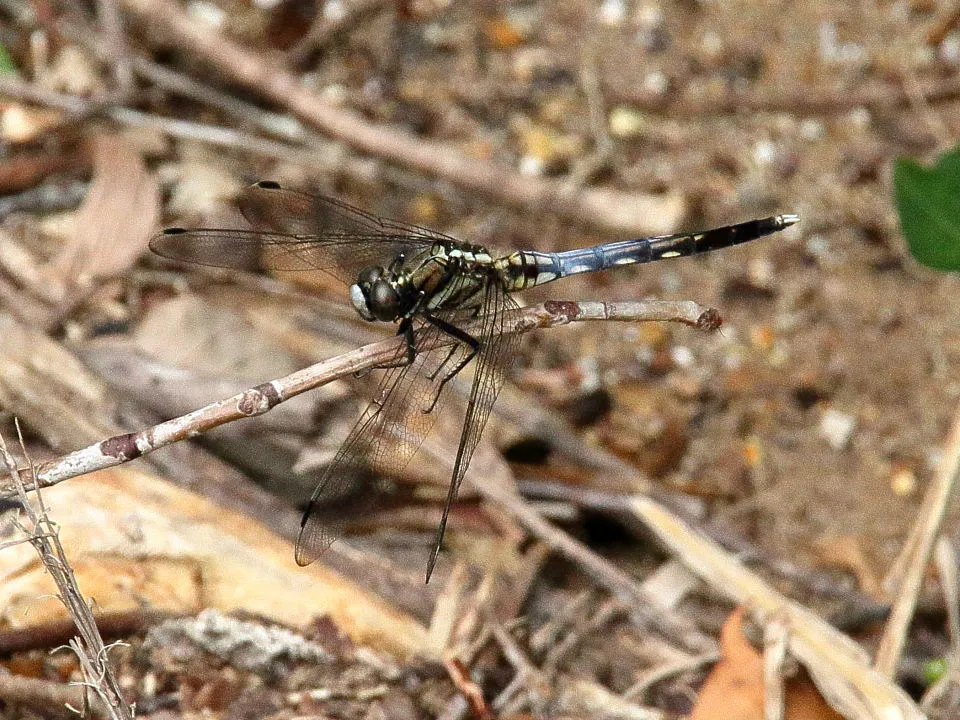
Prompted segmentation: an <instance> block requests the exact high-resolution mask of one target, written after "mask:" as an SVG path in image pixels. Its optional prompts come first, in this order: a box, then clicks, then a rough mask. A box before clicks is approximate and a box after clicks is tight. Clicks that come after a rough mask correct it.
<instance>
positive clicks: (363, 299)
mask: <svg viewBox="0 0 960 720" xmlns="http://www.w3.org/2000/svg"><path fill="white" fill-rule="evenodd" d="M384 275H385V273H384V270H383V268H380V267H369V268H367V269H366V270H363V271H361V273H360V276H359V277H358V278H357V282H356V284H355V285H352V286H351V287H350V300H351V301H352V302H353V307H354V308H356V310H357V312H358V313H360V317H362V318H363V319H364V320H382V321H383V322H391V321H393V320H396V319H397V318H398V317H400V294H399V293H398V292H397V288H396V287H395V286H394V284H393V283H392V282H390V280H389V279H388V278H387V277H384Z"/></svg>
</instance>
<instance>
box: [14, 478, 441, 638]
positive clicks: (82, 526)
mask: <svg viewBox="0 0 960 720" xmlns="http://www.w3.org/2000/svg"><path fill="white" fill-rule="evenodd" d="M44 500H45V502H46V505H47V507H48V509H49V511H50V514H51V517H52V519H54V520H55V521H56V522H57V523H58V525H59V526H60V538H61V540H62V542H63V544H64V547H65V548H66V552H67V556H68V558H69V559H70V562H71V563H72V564H73V566H74V569H75V570H76V573H77V580H78V582H79V584H80V587H81V589H82V590H83V591H84V593H85V594H86V595H87V597H88V598H90V599H92V600H93V602H95V604H96V607H97V610H98V611H99V612H103V613H108V612H120V611H124V610H134V609H138V608H142V607H143V606H144V605H147V606H149V607H151V608H155V609H159V610H169V611H172V612H178V613H194V612H197V611H199V610H201V609H204V608H216V609H219V610H221V611H224V612H231V611H237V610H244V611H247V612H250V613H254V614H259V615H264V616H266V617H270V618H273V619H275V620H277V621H279V622H282V623H285V624H288V625H293V626H300V625H303V624H305V623H307V622H309V621H310V620H311V619H312V618H315V617H317V616H321V615H328V616H329V617H330V618H331V619H332V620H333V622H334V623H335V624H336V625H337V626H338V627H339V628H340V629H341V630H342V631H343V632H344V633H345V634H347V635H348V636H349V637H350V638H351V639H352V640H353V641H354V642H356V643H358V644H362V645H368V646H371V647H374V648H376V649H379V650H385V651H387V652H391V653H394V654H396V655H400V656H407V655H411V654H413V653H417V652H420V651H422V650H424V649H425V648H426V647H427V645H426V641H427V631H426V628H424V627H423V625H421V624H420V623H418V622H417V621H415V620H414V619H412V618H411V617H410V616H408V615H406V614H404V613H402V612H400V611H398V610H396V609H395V608H393V607H392V606H391V605H389V604H388V603H387V602H386V601H384V600H383V599H381V598H379V597H377V596H373V595H371V594H369V593H367V592H366V591H364V590H363V589H362V588H360V587H358V586H356V585H354V584H353V583H351V582H349V581H347V580H345V579H344V578H342V577H340V576H339V575H337V574H336V573H334V572H332V571H330V570H328V569H327V568H325V567H324V566H323V564H322V563H321V562H316V563H314V564H312V565H310V566H309V567H306V568H301V567H298V566H297V565H296V564H295V563H294V560H293V548H292V547H291V546H290V544H289V543H288V542H287V541H285V540H283V539H281V538H279V537H277V536H276V535H274V534H273V533H271V532H270V531H269V530H267V529H266V528H265V527H264V526H262V525H261V524H260V523H258V522H257V521H256V520H254V519H252V518H250V517H246V516H244V515H241V514H239V513H235V512H233V511H230V510H226V509H224V508H222V507H219V506H217V505H215V504H213V503H212V502H210V501H209V500H206V499H204V498H202V497H199V496H197V495H195V494H193V493H190V492H188V491H186V490H183V489H180V488H178V487H176V486H174V485H172V484H171V483H168V482H166V481H164V480H162V479H160V478H158V477H156V476H154V475H150V474H148V473H144V472H138V471H136V470H132V469H130V468H129V467H123V468H117V469H114V470H108V471H102V472H98V473H93V474H91V475H88V476H85V477H82V478H76V479H74V480H72V481H70V482H69V483H62V484H60V485H58V486H56V487H53V488H49V489H47V490H45V491H44ZM53 592H55V588H54V587H53V584H52V582H51V581H50V578H49V575H48V574H47V573H46V572H45V570H44V568H43V566H42V565H41V563H40V561H39V559H38V557H37V555H36V553H35V552H34V550H33V548H32V547H30V546H29V545H28V544H25V543H24V544H21V545H17V546H14V547H9V548H7V549H6V550H5V551H4V552H3V553H0V613H2V617H3V618H4V621H5V622H6V623H7V624H9V625H11V626H14V627H30V626H31V625H33V624H37V623H43V622H46V621H50V620H56V619H61V618H63V617H64V615H65V611H64V609H63V606H62V605H61V604H60V603H59V602H58V601H57V600H56V599H54V598H53V597H52V593H53Z"/></svg>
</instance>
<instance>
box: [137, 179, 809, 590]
mask: <svg viewBox="0 0 960 720" xmlns="http://www.w3.org/2000/svg"><path fill="white" fill-rule="evenodd" d="M237 206H238V208H239V210H240V212H241V214H242V215H243V216H244V218H245V219H246V220H247V222H248V223H249V224H250V229H225V228H196V229H184V228H168V229H167V230H164V231H163V232H162V233H161V234H160V235H157V236H156V237H154V238H153V239H152V240H151V242H150V248H151V250H153V252H155V253H156V254H158V255H161V256H163V257H165V258H169V259H172V260H177V261H182V262H190V263H197V264H201V265H210V266H216V267H223V268H234V269H242V270H272V271H280V272H284V271H314V272H315V271H322V272H326V273H329V274H331V275H333V276H334V277H336V278H337V279H339V280H340V281H342V282H343V283H344V284H345V285H347V286H348V287H349V296H350V300H351V302H352V304H353V307H354V308H355V309H356V311H357V313H358V314H359V315H360V317H362V318H363V319H364V320H368V321H371V322H382V323H393V324H395V325H396V328H397V330H396V332H397V334H398V335H400V336H402V337H403V338H404V343H403V344H402V349H401V350H400V351H399V352H398V356H397V357H396V358H395V359H394V360H393V361H391V362H389V363H387V364H386V365H385V366H383V367H382V368H381V370H382V372H383V375H382V378H381V379H380V381H379V383H378V386H377V388H376V390H375V392H374V393H373V399H372V400H371V401H370V402H369V405H367V407H366V410H364V412H363V414H362V415H361V416H360V419H359V420H358V421H357V423H356V425H355V426H354V427H353V429H352V430H351V432H350V433H349V435H348V436H347V438H346V440H345V441H344V442H343V444H342V445H341V447H340V449H339V451H338V452H337V454H336V455H335V457H334V459H333V461H332V462H331V463H330V464H329V465H328V466H327V468H326V469H325V470H324V473H323V475H322V477H321V479H320V481H319V483H318V485H317V488H316V490H315V491H314V493H313V496H312V498H311V499H310V502H309V504H308V506H307V508H306V510H305V512H304V515H303V519H302V522H301V527H300V533H299V537H298V539H297V545H296V553H295V557H296V561H297V563H298V564H300V565H307V564H309V563H311V562H312V561H314V560H315V559H316V558H318V557H319V556H320V555H321V554H322V553H323V552H324V551H325V550H326V549H327V548H328V547H329V546H330V545H331V544H332V543H333V542H334V540H335V539H337V538H338V537H339V536H340V535H341V534H343V532H344V530H345V528H346V523H347V520H348V518H349V516H350V514H351V513H352V512H353V511H354V510H352V509H355V508H356V507H357V505H358V504H363V503H364V502H365V501H368V499H369V496H370V495H371V494H375V493H374V492H373V491H371V489H370V486H369V482H370V480H369V478H370V468H380V469H386V471H388V474H392V475H395V474H397V473H399V472H400V471H402V470H403V469H404V467H405V466H406V465H407V464H408V463H409V461H410V459H411V458H412V457H413V456H414V454H415V453H416V452H417V450H418V449H419V448H420V446H421V445H422V443H423V441H424V439H425V437H426V436H427V434H428V433H429V432H430V430H431V429H432V427H433V425H434V423H435V421H436V418H437V416H438V414H439V413H438V410H439V406H440V403H441V401H442V400H443V399H444V398H445V397H446V396H447V395H448V394H449V393H445V392H444V389H445V386H446V385H447V384H448V383H449V382H450V381H451V380H453V379H454V378H455V377H457V376H458V375H459V374H460V373H461V372H462V371H463V370H464V368H466V367H467V366H468V365H470V364H471V363H473V365H474V370H473V379H472V384H471V386H470V393H469V396H468V398H467V402H466V406H465V408H466V409H465V411H464V413H463V420H462V423H461V425H460V433H459V437H460V439H459V445H458V447H457V451H456V455H455V456H454V462H453V471H452V475H451V478H450V484H449V487H448V491H447V497H446V502H445V504H444V507H443V514H442V516H441V519H440V524H439V527H438V528H437V532H436V536H435V540H434V543H433V546H432V550H431V552H430V556H429V559H428V562H427V572H426V581H427V582H429V581H430V576H431V575H432V573H433V570H434V567H435V564H436V561H437V557H438V554H439V552H440V548H441V545H442V542H443V537H444V532H445V530H446V527H447V520H448V517H449V514H450V509H451V507H452V506H453V503H454V502H455V500H456V497H457V492H458V490H459V488H460V485H461V483H462V481H463V479H464V476H465V474H466V472H467V468H468V467H469V465H470V460H471V458H472V456H473V453H474V450H475V449H476V448H477V445H478V443H479V442H480V436H481V433H482V432H483V428H484V425H485V424H486V421H487V418H488V417H489V415H490V412H491V409H492V408H493V405H494V402H495V401H496V398H497V395H498V393H499V392H500V390H501V388H502V387H503V384H504V382H505V378H506V370H507V367H508V365H509V363H510V361H511V360H512V359H513V358H514V356H515V355H516V352H517V350H518V347H519V337H520V336H519V334H518V333H516V332H515V331H512V330H511V323H510V319H511V317H512V316H513V315H514V314H515V313H516V312H518V311H519V305H518V304H517V302H516V301H515V300H514V299H513V297H511V295H512V293H515V292H518V291H521V290H525V289H527V288H531V287H534V286H536V285H543V284H544V283H548V282H552V281H554V280H558V279H560V278H564V277H568V276H570V275H577V274H580V273H587V272H596V271H600V270H606V269H608V268H613V267H618V266H624V265H635V264H639V263H647V262H652V261H655V260H663V259H666V258H675V257H683V256H688V255H696V254H698V253H703V252H708V251H711V250H718V249H720V248H725V247H730V246H732V245H738V244H740V243H744V242H747V241H750V240H754V239H756V238H759V237H763V236H765V235H769V234H771V233H775V232H779V231H780V230H783V229H784V228H786V227H788V226H790V225H793V224H794V223H796V222H798V221H799V216H797V215H795V214H781V215H774V216H772V217H767V218H764V219H759V220H750V221H748V222H742V223H739V224H736V225H728V226H725V227H719V228H715V229H712V230H705V231H702V232H693V233H678V234H674V235H663V236H657V237H644V238H638V239H633V240H623V241H619V242H610V243H606V244H602V245H597V246H594V247H589V248H582V249H576V250H567V251H564V252H539V251H535V250H519V251H515V252H510V253H506V254H496V253H494V252H493V251H492V250H490V249H487V248H486V247H483V246H481V245H475V244H471V243H466V242H462V241H460V240H457V239H456V238H454V237H451V236H449V235H445V234H443V233H439V232H435V231H433V230H429V229H427V228H423V227H419V226H416V225H410V224H407V223H403V222H400V221H397V220H390V219H387V218H382V217H379V216H377V215H373V214H370V213H367V212H364V211H363V210H360V209H358V208H355V207H352V206H350V205H348V204H347V203H345V202H342V201H340V200H337V199H334V198H331V197H327V196H324V195H317V194H310V193H306V192H300V191H296V190H291V189H287V188H284V187H282V186H281V185H280V184H278V183H276V182H273V181H261V182H258V183H255V184H253V185H251V186H249V187H248V188H246V189H245V190H243V191H242V192H241V193H240V195H239V197H238V198H237ZM372 482H373V483H374V484H375V485H376V484H377V483H384V482H385V481H383V480H377V479H374V480H373V481H372ZM377 487H380V488H381V489H382V486H377Z"/></svg>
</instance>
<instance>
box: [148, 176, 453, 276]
mask: <svg viewBox="0 0 960 720" xmlns="http://www.w3.org/2000/svg"><path fill="white" fill-rule="evenodd" d="M237 205H238V206H239V208H240V211H241V212H242V213H243V215H244V217H245V218H246V220H247V221H248V222H249V223H250V225H251V226H252V228H253V229H252V230H234V229H225V228H199V229H190V230H184V229H181V228H172V229H170V230H166V231H164V232H163V233H162V234H160V235H158V236H156V237H155V238H154V239H153V240H151V242H150V249H151V250H153V251H154V252H155V253H157V254H158V255H161V256H163V257H166V258H170V259H172V260H180V261H183V262H191V263H197V264H199V265H211V266H214V267H225V268H235V269H243V270H263V269H269V270H277V271H300V270H319V271H323V272H328V273H330V274H332V275H334V276H335V277H337V278H339V279H340V280H342V281H343V282H344V283H346V284H350V283H353V282H354V281H355V280H356V278H357V274H358V273H359V272H360V270H362V269H363V268H366V267H370V266H386V265H388V264H390V263H391V262H392V261H393V260H394V259H395V258H396V257H397V256H398V255H400V254H403V255H405V256H407V257H412V256H415V255H417V254H419V253H424V252H427V251H428V250H429V249H430V247H431V245H432V244H433V243H434V242H435V241H436V240H438V239H445V240H449V238H446V236H443V235H441V234H439V233H435V232H432V231H430V230H427V229H425V228H419V227H416V226H414V225H407V224H405V223H401V222H398V221H395V220H388V219H386V218H379V217H377V216H376V215H371V214H370V213H366V212H364V211H362V210H359V209H358V208H354V207H351V206H350V205H348V204H346V203H344V202H341V201H339V200H335V199H334V198H328V197H324V196H322V195H310V194H307V193H301V192H295V191H293V190H285V189H283V188H281V187H279V186H278V185H276V184H275V183H268V182H264V183H257V184H256V185H252V186H250V187H248V188H246V189H245V190H244V191H243V192H242V193H241V195H240V197H239V198H238V199H237Z"/></svg>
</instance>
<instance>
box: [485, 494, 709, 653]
mask: <svg viewBox="0 0 960 720" xmlns="http://www.w3.org/2000/svg"><path fill="white" fill-rule="evenodd" d="M474 487H475V490H476V491H477V492H478V493H479V494H480V495H481V496H482V497H483V498H485V499H486V500H488V501H490V502H492V503H495V504H496V505H498V506H499V507H501V508H503V509H504V510H505V511H506V512H509V513H510V514H511V515H512V516H513V517H514V518H516V520H517V521H518V522H519V523H520V524H521V525H523V526H524V527H525V528H526V529H527V530H528V531H529V532H531V533H532V534H533V535H535V536H536V537H538V538H539V539H540V540H541V541H543V542H544V543H546V544H547V545H549V546H550V548H551V549H552V550H554V551H555V552H557V553H560V554H561V555H563V556H564V557H565V558H567V559H568V560H570V561H571V562H573V563H574V564H576V565H577V566H578V567H579V568H580V569H581V570H582V571H583V572H585V573H586V574H587V575H589V576H590V577H591V578H593V579H594V581H595V582H597V583H599V584H600V585H602V586H604V587H605V588H607V589H608V590H609V591H610V592H611V593H612V594H613V595H614V596H615V597H616V598H617V599H618V600H619V601H620V602H622V603H625V604H626V605H627V611H628V614H629V615H630V618H631V620H632V621H633V622H634V623H636V624H637V625H639V626H640V627H644V628H648V629H651V630H657V631H659V632H662V633H664V634H665V635H667V636H669V637H670V638H671V639H673V640H675V641H677V642H679V643H680V644H682V645H683V646H684V647H686V648H687V649H689V650H693V651H694V652H704V651H706V650H714V649H715V644H714V643H713V641H712V640H710V639H709V638H708V637H707V636H706V635H704V634H703V633H702V632H700V631H699V630H698V629H697V628H696V626H695V625H693V624H692V623H691V622H689V621H688V620H686V619H685V618H683V617H682V616H680V615H677V614H675V613H674V614H668V613H667V612H666V611H665V610H663V609H662V608H661V607H660V606H659V605H658V603H657V602H656V598H654V597H652V596H651V594H650V593H649V592H647V591H646V590H645V589H644V588H643V587H642V586H641V585H640V584H639V583H638V582H636V581H635V580H634V579H633V578H632V577H630V576H629V575H628V574H626V573H624V572H622V571H621V570H620V569H618V568H617V567H615V566H614V565H613V564H612V563H610V562H608V561H607V560H605V559H604V558H603V557H601V556H600V555H598V554H597V553H595V552H593V551H592V550H591V549H590V548H588V547H587V546H586V545H584V544H583V543H581V542H579V541H577V540H575V539H574V538H572V537H570V536H569V535H568V534H567V533H565V532H563V531H562V530H560V529H558V528H556V527H554V526H553V525H551V524H550V523H548V522H547V521H546V520H544V519H543V518H542V517H540V515H539V514H537V512H536V511H535V510H534V509H533V508H531V507H530V505H529V504H528V503H526V502H525V501H524V500H523V499H522V498H521V497H519V496H517V495H514V494H513V493H512V492H509V491H506V490H504V489H503V488H502V487H501V486H500V485H499V484H497V483H482V484H475V486H474Z"/></svg>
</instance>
